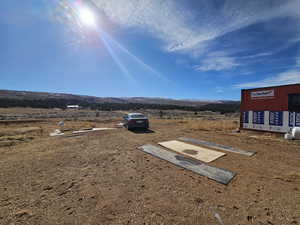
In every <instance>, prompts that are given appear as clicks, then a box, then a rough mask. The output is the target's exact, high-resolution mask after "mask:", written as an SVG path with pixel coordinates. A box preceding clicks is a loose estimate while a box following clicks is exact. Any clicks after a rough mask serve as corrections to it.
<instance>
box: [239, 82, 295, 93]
mask: <svg viewBox="0 0 300 225" xmlns="http://www.w3.org/2000/svg"><path fill="white" fill-rule="evenodd" d="M296 85H300V83H295V84H284V85H276V86H266V87H257V88H248V89H241V91H248V90H256V89H265V88H277V87H286V86H296Z"/></svg>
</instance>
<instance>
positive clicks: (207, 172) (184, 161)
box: [139, 145, 236, 184]
mask: <svg viewBox="0 0 300 225" xmlns="http://www.w3.org/2000/svg"><path fill="white" fill-rule="evenodd" d="M139 149H140V150H141V151H143V152H145V153H148V154H150V155H153V156H155V157H157V158H160V159H162V160H166V161H168V162H170V163H172V164H174V165H177V166H179V167H182V168H185V169H187V170H190V171H193V172H195V173H197V174H200V175H202V176H205V177H208V178H209V179H212V180H215V181H217V182H219V183H221V184H228V183H229V182H230V181H231V180H232V179H233V178H234V177H235V176H236V173H234V172H231V171H229V170H225V169H221V168H218V167H214V166H210V165H207V164H205V163H202V162H200V161H198V160H194V159H191V158H188V157H185V156H182V155H179V154H176V153H174V152H171V151H168V150H165V149H162V148H159V147H156V146H153V145H143V146H141V147H139Z"/></svg>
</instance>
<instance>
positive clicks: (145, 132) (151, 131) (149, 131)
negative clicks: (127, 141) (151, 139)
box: [130, 128, 155, 134]
mask: <svg viewBox="0 0 300 225" xmlns="http://www.w3.org/2000/svg"><path fill="white" fill-rule="evenodd" d="M130 131H131V132H133V133H135V134H147V133H155V131H153V130H150V129H141V128H140V129H134V130H130Z"/></svg>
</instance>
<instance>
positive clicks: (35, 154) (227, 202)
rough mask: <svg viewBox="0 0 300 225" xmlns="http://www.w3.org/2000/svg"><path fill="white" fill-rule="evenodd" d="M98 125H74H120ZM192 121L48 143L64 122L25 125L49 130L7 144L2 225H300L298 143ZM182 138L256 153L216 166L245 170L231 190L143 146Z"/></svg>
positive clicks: (0, 162) (0, 192)
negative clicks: (205, 126) (206, 126)
mask: <svg viewBox="0 0 300 225" xmlns="http://www.w3.org/2000/svg"><path fill="white" fill-rule="evenodd" d="M95 121H96V122H93V123H91V124H87V123H86V122H81V121H80V120H79V121H78V120H77V121H73V122H71V121H70V122H66V126H70V127H71V128H72V129H79V128H88V127H90V126H94V127H114V126H115V125H116V124H117V123H118V122H120V121H119V120H118V119H112V120H103V121H102V122H101V120H95ZM190 123H191V122H190V121H188V122H187V121H182V120H180V121H179V120H168V119H152V120H151V121H150V126H151V131H148V132H143V131H136V132H131V131H127V130H125V129H124V128H118V129H116V130H106V131H97V132H91V133H87V134H85V135H83V136H77V137H49V136H48V135H49V132H52V131H53V130H54V129H57V125H56V124H57V120H55V121H50V120H49V122H43V123H38V124H37V123H34V124H26V126H27V127H39V128H40V130H41V131H39V132H36V133H30V136H31V137H32V138H31V139H30V140H27V139H25V140H26V141H23V142H18V144H15V145H10V146H3V147H0V224H42V225H46V224H86V225H88V224H203V225H209V224H214V225H218V224H224V225H235V224H236V225H237V224H240V225H247V224H266V225H272V224H276V225H277V224H278V225H285V224H287V225H295V224H300V143H299V142H298V141H286V140H283V139H282V137H274V135H264V134H262V133H253V132H241V133H235V132H232V131H228V130H224V131H219V130H217V131H216V130H209V129H207V130H201V129H195V128H194V127H193V128H191V127H190V126H188V124H190ZM3 126H4V125H3ZM20 126H23V127H24V124H23V125H22V124H13V125H11V126H9V125H7V124H6V125H5V127H2V129H10V132H11V131H12V129H18V128H19V127H20ZM29 130H30V129H29ZM31 130H32V129H31ZM18 135H19V134H18ZM22 135H25V134H22ZM183 136H184V137H191V138H198V139H203V140H207V141H213V142H216V143H220V144H225V145H230V146H234V147H238V148H241V149H244V150H254V151H256V152H257V154H256V155H255V156H253V157H246V156H243V155H239V154H234V153H227V155H226V156H225V157H222V158H220V159H218V160H216V161H214V162H212V163H210V165H214V166H217V167H220V168H224V169H228V170H231V171H233V172H236V173H237V176H236V177H235V178H234V179H233V180H232V181H231V182H230V183H229V184H228V185H227V186H226V185H222V184H219V183H217V182H215V181H212V180H209V179H208V178H206V177H203V176H200V175H198V174H195V173H193V172H190V171H187V170H185V169H182V168H179V167H177V166H175V165H173V164H170V163H168V162H166V161H162V160H160V159H158V158H155V157H153V156H151V155H148V154H145V153H143V152H142V151H140V150H138V149H137V147H139V146H141V145H143V144H156V143H157V142H160V141H166V140H172V139H176V138H178V137H183Z"/></svg>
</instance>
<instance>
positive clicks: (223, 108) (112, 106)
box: [0, 98, 240, 113]
mask: <svg viewBox="0 0 300 225" xmlns="http://www.w3.org/2000/svg"><path fill="white" fill-rule="evenodd" d="M67 105H79V106H80V107H81V108H90V109H92V110H103V111H110V110H138V109H158V110H174V109H177V110H185V111H195V112H196V111H213V112H221V113H231V112H237V111H239V107H240V104H239V102H236V103H219V104H216V103H211V104H207V105H204V106H198V107H193V106H180V105H167V104H149V103H112V102H103V103H94V102H88V101H83V100H78V99H56V98H47V99H13V98H11V99H9V98H7V99H5V98H2V99H0V107H1V108H9V107H31V108H47V109H50V108H60V109H66V108H67Z"/></svg>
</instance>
